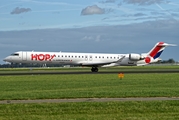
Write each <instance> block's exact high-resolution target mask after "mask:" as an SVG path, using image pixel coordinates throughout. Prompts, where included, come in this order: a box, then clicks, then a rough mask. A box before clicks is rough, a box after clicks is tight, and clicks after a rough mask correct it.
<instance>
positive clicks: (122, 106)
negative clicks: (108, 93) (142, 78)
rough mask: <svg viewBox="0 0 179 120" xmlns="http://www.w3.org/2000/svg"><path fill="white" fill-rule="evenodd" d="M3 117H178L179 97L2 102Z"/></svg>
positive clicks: (10, 119)
mask: <svg viewBox="0 0 179 120" xmlns="http://www.w3.org/2000/svg"><path fill="white" fill-rule="evenodd" d="M0 119H1V120H37V119H38V120H39V119H40V120H178V119H179V102H178V101H150V102H102V103H99V102H83V103H56V104H50V103H44V104H8V105H0Z"/></svg>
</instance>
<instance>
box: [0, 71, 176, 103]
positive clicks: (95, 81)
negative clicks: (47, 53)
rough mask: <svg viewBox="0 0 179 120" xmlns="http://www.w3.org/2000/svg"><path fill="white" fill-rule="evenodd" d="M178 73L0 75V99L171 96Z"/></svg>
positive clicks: (174, 94) (173, 93)
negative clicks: (120, 76)
mask: <svg viewBox="0 0 179 120" xmlns="http://www.w3.org/2000/svg"><path fill="white" fill-rule="evenodd" d="M178 78H179V74H176V73H175V74H174V73H173V74H126V75H125V77H124V79H123V80H120V79H119V78H118V74H82V75H27V76H0V100H11V99H56V98H101V97H160V96H161V97H164V96H165V97H173V96H177V97H178V96H179V94H178V93H179V81H178Z"/></svg>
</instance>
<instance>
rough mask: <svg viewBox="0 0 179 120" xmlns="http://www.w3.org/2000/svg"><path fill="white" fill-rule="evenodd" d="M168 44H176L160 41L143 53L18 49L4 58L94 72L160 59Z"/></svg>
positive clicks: (138, 64)
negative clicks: (73, 66)
mask: <svg viewBox="0 0 179 120" xmlns="http://www.w3.org/2000/svg"><path fill="white" fill-rule="evenodd" d="M167 46H176V45H174V44H167V43H164V42H158V43H156V45H155V46H154V47H153V48H152V49H151V50H150V51H149V52H148V53H142V54H136V53H129V54H107V53H73V52H35V51H18V52H15V53H13V54H11V55H10V56H7V57H6V58H4V61H5V62H10V63H41V64H61V65H77V66H87V67H91V71H92V72H98V67H112V66H144V65H147V64H150V63H155V62H158V61H159V60H160V58H159V56H160V55H161V54H162V52H163V51H164V49H165V48H166V47H167Z"/></svg>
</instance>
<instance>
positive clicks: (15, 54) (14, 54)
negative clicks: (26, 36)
mask: <svg viewBox="0 0 179 120" xmlns="http://www.w3.org/2000/svg"><path fill="white" fill-rule="evenodd" d="M11 56H19V53H12V54H11Z"/></svg>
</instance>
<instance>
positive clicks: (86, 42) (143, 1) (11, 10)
mask: <svg viewBox="0 0 179 120" xmlns="http://www.w3.org/2000/svg"><path fill="white" fill-rule="evenodd" d="M160 41H163V42H167V43H173V44H178V45H179V1H178V0H1V1H0V54H1V56H0V64H3V63H4V62H3V58H4V57H6V56H8V55H9V54H11V53H13V52H15V51H21V50H34V51H64V52H65V51H67V52H97V53H139V54H140V53H145V52H148V51H149V50H150V49H151V48H152V47H153V46H154V44H156V43H157V42H160ZM178 51H179V47H168V48H167V49H166V50H165V51H164V53H163V54H162V56H161V59H165V60H168V59H170V58H173V59H174V60H176V61H179V54H178Z"/></svg>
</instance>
